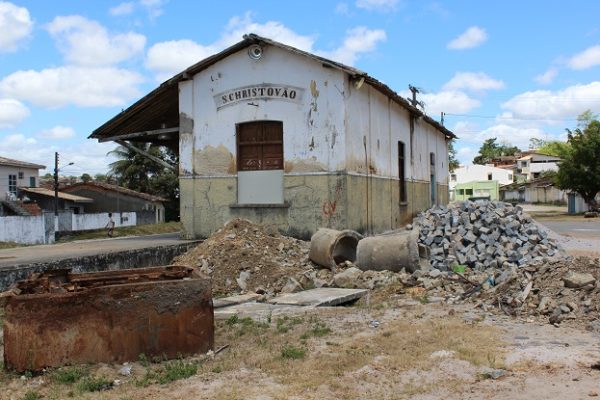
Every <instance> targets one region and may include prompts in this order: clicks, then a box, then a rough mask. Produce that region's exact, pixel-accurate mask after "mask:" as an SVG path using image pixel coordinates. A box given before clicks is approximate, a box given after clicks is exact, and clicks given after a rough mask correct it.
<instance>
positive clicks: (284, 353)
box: [281, 345, 306, 360]
mask: <svg viewBox="0 0 600 400" xmlns="http://www.w3.org/2000/svg"><path fill="white" fill-rule="evenodd" d="M304 356H306V349H305V348H304V347H296V346H292V345H285V346H283V347H282V348H281V357H283V358H286V359H291V360H299V359H301V358H304Z"/></svg>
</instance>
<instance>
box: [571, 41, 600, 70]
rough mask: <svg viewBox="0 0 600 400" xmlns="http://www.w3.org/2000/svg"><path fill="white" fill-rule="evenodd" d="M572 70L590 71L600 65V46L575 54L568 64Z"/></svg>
mask: <svg viewBox="0 0 600 400" xmlns="http://www.w3.org/2000/svg"><path fill="white" fill-rule="evenodd" d="M567 64H568V65H569V67H570V68H571V69H578V70H579V69H588V68H592V67H595V66H596V65H600V45H596V46H592V47H589V48H587V49H585V50H584V51H582V52H581V53H578V54H575V55H574V56H573V57H572V58H571V59H570V60H569V61H568V63H567Z"/></svg>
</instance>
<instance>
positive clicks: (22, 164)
mask: <svg viewBox="0 0 600 400" xmlns="http://www.w3.org/2000/svg"><path fill="white" fill-rule="evenodd" d="M0 165H4V166H7V167H19V168H33V169H44V168H46V166H45V165H40V164H34V163H30V162H26V161H19V160H13V159H11V158H6V157H0Z"/></svg>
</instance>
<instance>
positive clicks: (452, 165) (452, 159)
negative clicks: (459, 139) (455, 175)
mask: <svg viewBox="0 0 600 400" xmlns="http://www.w3.org/2000/svg"><path fill="white" fill-rule="evenodd" d="M458 167H460V162H458V159H457V158H456V149H455V148H454V140H450V141H449V142H448V170H449V171H450V172H454V170H455V169H456V168H458Z"/></svg>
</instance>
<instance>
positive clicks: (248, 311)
mask: <svg viewBox="0 0 600 400" xmlns="http://www.w3.org/2000/svg"><path fill="white" fill-rule="evenodd" d="M313 308H314V307H310V306H309V307H306V306H303V307H301V306H288V305H277V304H269V303H256V302H249V303H241V304H236V305H232V306H227V307H221V308H218V309H217V308H215V310H214V313H215V319H218V320H223V319H227V318H229V317H231V316H233V315H237V316H238V317H240V318H245V317H250V318H252V319H254V320H256V321H266V320H267V319H268V318H269V316H271V317H276V316H278V315H290V314H301V313H305V312H307V311H310V310H311V309H313Z"/></svg>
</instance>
